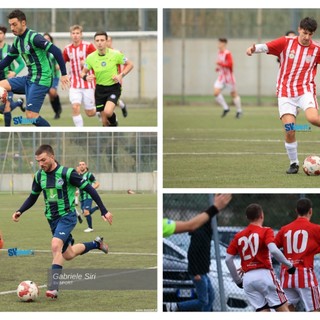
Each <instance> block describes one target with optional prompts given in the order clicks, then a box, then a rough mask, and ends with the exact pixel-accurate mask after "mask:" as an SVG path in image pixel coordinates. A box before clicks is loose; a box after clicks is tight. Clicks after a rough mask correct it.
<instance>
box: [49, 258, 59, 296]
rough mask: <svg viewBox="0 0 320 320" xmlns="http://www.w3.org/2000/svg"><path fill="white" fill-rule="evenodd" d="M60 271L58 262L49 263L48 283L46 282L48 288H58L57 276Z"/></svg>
mask: <svg viewBox="0 0 320 320" xmlns="http://www.w3.org/2000/svg"><path fill="white" fill-rule="evenodd" d="M61 271H62V266H61V265H59V264H53V265H51V274H50V283H49V284H48V290H59V282H60V280H59V276H60V274H61Z"/></svg>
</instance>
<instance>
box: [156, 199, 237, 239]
mask: <svg viewBox="0 0 320 320" xmlns="http://www.w3.org/2000/svg"><path fill="white" fill-rule="evenodd" d="M231 199H232V195H231V194H216V195H215V196H214V200H213V201H214V202H213V205H212V206H210V207H209V208H208V209H207V210H206V211H204V212H202V213H199V214H198V215H196V216H195V217H193V218H192V219H190V220H187V221H174V220H170V219H167V218H164V219H163V221H162V234H163V237H164V238H166V237H169V236H171V235H172V234H174V233H183V232H193V231H195V230H196V229H198V228H199V227H201V226H202V225H204V224H205V223H206V222H208V221H209V219H211V218H213V217H214V216H215V215H216V214H218V213H219V211H221V210H222V209H224V208H225V207H226V206H227V205H228V203H229V202H230V201H231Z"/></svg>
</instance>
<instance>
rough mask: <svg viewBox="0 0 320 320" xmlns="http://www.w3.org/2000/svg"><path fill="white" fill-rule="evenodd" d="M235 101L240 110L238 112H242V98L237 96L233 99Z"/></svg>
mask: <svg viewBox="0 0 320 320" xmlns="http://www.w3.org/2000/svg"><path fill="white" fill-rule="evenodd" d="M233 103H234V105H235V106H236V108H237V111H238V112H242V109H241V98H240V96H237V97H235V98H234V99H233Z"/></svg>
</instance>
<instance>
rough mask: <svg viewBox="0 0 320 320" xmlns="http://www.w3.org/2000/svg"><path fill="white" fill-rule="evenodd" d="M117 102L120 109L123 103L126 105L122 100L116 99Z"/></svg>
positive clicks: (123, 105)
mask: <svg viewBox="0 0 320 320" xmlns="http://www.w3.org/2000/svg"><path fill="white" fill-rule="evenodd" d="M118 104H119V107H120V108H121V109H123V108H124V107H125V105H126V104H125V103H124V102H123V101H122V100H119V101H118Z"/></svg>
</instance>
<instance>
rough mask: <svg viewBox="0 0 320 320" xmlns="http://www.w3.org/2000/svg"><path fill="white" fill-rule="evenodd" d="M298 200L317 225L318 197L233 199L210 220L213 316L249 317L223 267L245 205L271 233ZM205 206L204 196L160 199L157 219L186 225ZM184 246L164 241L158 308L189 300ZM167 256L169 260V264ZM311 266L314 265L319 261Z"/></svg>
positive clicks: (180, 240)
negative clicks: (304, 201) (306, 203)
mask: <svg viewBox="0 0 320 320" xmlns="http://www.w3.org/2000/svg"><path fill="white" fill-rule="evenodd" d="M301 197H307V198H309V199H311V201H312V203H313V213H314V214H313V216H312V219H311V221H312V222H314V223H320V216H319V214H317V213H318V212H319V211H320V196H319V195H318V194H234V195H233V197H232V200H231V202H230V203H229V205H228V206H227V207H226V208H225V209H224V210H223V211H222V212H220V213H219V215H218V216H217V218H214V219H213V223H212V226H213V240H215V241H213V242H212V246H211V269H210V274H209V277H210V279H211V282H212V284H213V287H214V289H215V300H214V303H213V311H254V310H253V308H252V307H251V306H250V304H249V302H248V300H247V297H246V296H245V294H244V292H243V290H241V289H239V288H238V287H237V286H236V285H235V284H234V282H233V281H231V277H230V275H228V270H227V268H226V265H225V261H224V259H225V254H226V248H227V246H228V244H229V242H230V241H231V240H232V238H233V237H234V235H235V234H236V233H237V232H238V231H240V230H242V229H244V228H245V226H247V224H248V222H247V220H246V217H245V208H246V207H247V206H248V205H249V204H251V203H258V204H260V205H261V206H262V208H263V209H264V214H265V223H264V225H265V226H269V227H271V228H273V229H274V230H275V231H276V230H278V229H280V228H281V226H283V225H285V224H287V223H289V222H291V221H293V220H294V219H295V218H296V214H295V206H296V202H297V200H298V199H299V198H301ZM210 204H212V195H209V194H164V195H163V216H164V217H166V218H170V219H172V220H189V219H190V218H192V217H193V216H195V215H196V214H198V213H200V212H203V211H204V210H205V209H206V208H207V207H208V206H209V205H210ZM189 243H190V236H189V235H188V234H186V233H185V234H180V235H173V236H171V237H169V238H166V239H164V244H163V264H164V265H163V302H164V303H166V302H180V301H186V300H189V299H192V298H193V297H194V292H193V290H194V287H193V285H192V282H190V278H189V279H187V278H186V275H185V273H186V271H187V270H186V268H187V261H186V252H187V250H188V246H189ZM176 247H178V249H177V248H176ZM181 250H182V251H181ZM183 252H184V253H183ZM216 252H217V253H219V254H216ZM170 255H171V256H174V257H172V258H170ZM168 256H169V257H168ZM316 261H318V262H320V260H319V259H318V260H316ZM237 262H238V263H239V262H240V261H237ZM273 263H274V269H275V271H276V273H277V274H278V272H279V270H280V265H279V264H278V263H276V261H275V260H274V261H273ZM317 272H320V270H318V271H317Z"/></svg>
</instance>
